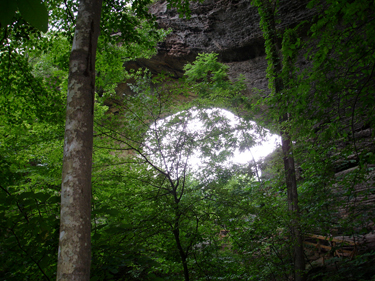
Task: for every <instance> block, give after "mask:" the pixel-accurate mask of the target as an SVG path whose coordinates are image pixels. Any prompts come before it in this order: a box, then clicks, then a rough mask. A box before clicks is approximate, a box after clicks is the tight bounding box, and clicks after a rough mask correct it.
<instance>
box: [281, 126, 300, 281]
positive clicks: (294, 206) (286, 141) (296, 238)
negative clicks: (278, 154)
mask: <svg viewBox="0 0 375 281" xmlns="http://www.w3.org/2000/svg"><path fill="white" fill-rule="evenodd" d="M281 134H282V137H281V142H282V145H281V147H282V150H283V156H284V157H283V159H284V170H285V179H286V186H287V193H288V208H289V213H290V215H291V216H292V221H291V227H290V233H291V237H292V239H293V248H294V275H295V276H294V279H295V280H296V281H303V280H305V278H304V276H303V273H304V270H305V257H304V252H303V239H302V233H301V231H300V214H299V207H298V193H297V181H296V173H295V165H294V157H293V153H292V146H291V139H290V136H289V135H288V134H287V133H285V132H281Z"/></svg>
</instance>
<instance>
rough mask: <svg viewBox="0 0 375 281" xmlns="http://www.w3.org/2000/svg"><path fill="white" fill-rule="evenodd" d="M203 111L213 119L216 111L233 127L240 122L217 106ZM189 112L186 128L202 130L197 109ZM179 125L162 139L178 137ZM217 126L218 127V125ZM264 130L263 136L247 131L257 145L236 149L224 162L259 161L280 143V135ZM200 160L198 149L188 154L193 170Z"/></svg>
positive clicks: (197, 167)
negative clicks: (232, 155) (243, 149)
mask: <svg viewBox="0 0 375 281" xmlns="http://www.w3.org/2000/svg"><path fill="white" fill-rule="evenodd" d="M201 112H202V111H201ZM203 112H205V113H206V114H207V115H208V116H209V117H210V118H209V120H211V119H212V120H213V118H214V117H215V116H217V114H216V115H215V114H213V112H216V113H218V114H219V115H220V116H223V117H226V118H227V119H229V120H230V122H229V123H230V126H231V127H233V128H234V127H236V126H239V125H240V122H241V121H240V120H241V118H239V117H237V116H235V115H234V114H233V113H231V112H229V111H227V110H224V109H219V108H214V109H206V110H203ZM189 113H190V114H191V118H189V120H191V121H188V122H187V126H186V128H187V130H188V131H189V132H190V133H194V132H204V126H203V122H202V121H200V120H199V117H198V113H199V111H198V110H196V109H191V110H189ZM176 115H177V114H175V115H172V116H169V117H167V118H165V119H163V120H160V121H158V122H157V124H156V127H159V126H163V124H165V122H169V121H170V120H172V118H174V117H175V116H176ZM218 122H220V121H218ZM218 124H219V123H218ZM251 124H252V125H253V126H255V125H256V124H255V122H251ZM179 126H180V127H178V125H177V126H176V129H175V130H174V132H175V133H173V132H172V133H171V134H170V135H168V136H166V138H164V141H166V142H168V140H173V139H176V138H177V137H178V134H179V132H180V130H181V125H179ZM219 127H220V125H219ZM264 131H265V132H266V133H267V134H266V136H265V137H263V138H262V137H261V136H260V135H259V134H258V133H257V132H256V131H255V129H253V130H250V131H247V132H248V134H249V135H252V136H255V138H256V139H257V142H258V143H259V145H257V146H253V147H251V148H250V149H247V150H245V151H243V152H240V151H239V150H238V149H237V150H236V151H235V153H234V157H232V158H231V159H229V160H228V161H226V162H228V163H230V162H232V163H237V164H247V163H249V162H253V160H255V161H259V160H260V159H261V158H264V157H265V156H267V155H268V154H270V153H271V152H273V151H274V150H275V149H276V147H277V146H278V145H280V136H278V135H274V134H270V133H269V131H268V130H266V129H264ZM151 135H152V134H151ZM200 162H201V160H200V159H199V154H198V151H196V152H195V153H194V154H193V155H192V156H190V160H189V163H190V164H191V166H193V170H196V169H199V168H200V166H201V165H202V164H201V163H200Z"/></svg>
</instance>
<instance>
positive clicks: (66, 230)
mask: <svg viewBox="0 0 375 281" xmlns="http://www.w3.org/2000/svg"><path fill="white" fill-rule="evenodd" d="M101 5H102V0H81V1H80V4H79V10H78V16H77V24H76V29H75V34H74V39H73V46H72V52H71V56H70V65H69V79H68V97H67V107H66V124H65V140H64V159H63V172H62V185H61V215H60V241H59V252H58V265H57V280H59V281H60V280H66V281H68V280H69V281H73V280H80V281H81V280H87V281H88V280H90V263H91V233H90V232H91V166H92V144H93V118H94V94H95V57H96V47H97V41H98V36H99V22H100V13H101Z"/></svg>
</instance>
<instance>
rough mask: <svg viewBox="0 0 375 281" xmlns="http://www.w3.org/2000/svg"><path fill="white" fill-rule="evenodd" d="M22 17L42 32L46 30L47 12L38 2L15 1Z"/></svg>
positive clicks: (36, 0)
mask: <svg viewBox="0 0 375 281" xmlns="http://www.w3.org/2000/svg"><path fill="white" fill-rule="evenodd" d="M17 4H18V8H19V10H20V12H21V14H22V17H23V18H24V19H25V20H26V21H27V22H28V23H30V24H31V25H32V26H34V27H35V28H37V29H39V30H40V31H42V32H47V30H48V11H47V8H46V6H45V5H44V4H43V3H41V2H40V0H17Z"/></svg>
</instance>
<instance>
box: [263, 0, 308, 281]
mask: <svg viewBox="0 0 375 281" xmlns="http://www.w3.org/2000/svg"><path fill="white" fill-rule="evenodd" d="M256 4H257V6H258V11H259V14H260V16H261V18H262V21H263V22H262V29H263V33H264V34H265V36H264V37H265V39H266V44H267V46H266V48H268V51H267V58H268V59H269V60H270V63H271V64H272V71H273V73H272V75H273V78H274V81H273V82H274V94H275V95H280V94H282V92H283V90H284V83H283V79H282V78H281V74H282V67H283V66H282V60H281V56H282V55H281V51H280V50H281V46H280V45H281V44H280V38H278V34H277V29H276V22H275V14H274V13H275V7H274V5H275V4H276V2H274V3H271V1H270V0H259V1H256ZM279 106H282V105H281V102H280V104H279ZM289 118H290V116H289V115H288V114H285V115H284V116H282V118H280V120H279V121H280V124H281V125H282V123H283V122H284V121H287V120H288V119H289ZM281 143H282V151H283V159H284V170H285V179H286V186H287V193H288V209H289V213H290V215H291V217H292V221H291V228H290V233H291V238H292V242H293V249H294V280H295V281H304V280H305V277H304V271H305V258H304V252H303V237H302V233H301V231H300V213H299V208H298V192H297V180H296V173H295V165H294V156H293V150H292V141H291V138H290V135H289V134H288V132H287V131H286V130H284V129H282V130H281Z"/></svg>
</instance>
